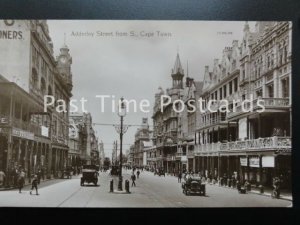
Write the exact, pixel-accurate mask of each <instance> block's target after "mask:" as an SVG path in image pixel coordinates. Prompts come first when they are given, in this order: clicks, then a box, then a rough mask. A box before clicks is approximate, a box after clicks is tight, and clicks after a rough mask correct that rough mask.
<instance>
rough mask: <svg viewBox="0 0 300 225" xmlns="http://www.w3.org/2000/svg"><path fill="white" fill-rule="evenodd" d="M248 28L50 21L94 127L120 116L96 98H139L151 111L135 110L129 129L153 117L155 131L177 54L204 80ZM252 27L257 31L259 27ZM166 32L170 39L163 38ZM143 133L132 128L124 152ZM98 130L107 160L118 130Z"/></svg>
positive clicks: (190, 23) (190, 71) (55, 42)
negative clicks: (159, 95) (161, 94)
mask: <svg viewBox="0 0 300 225" xmlns="http://www.w3.org/2000/svg"><path fill="white" fill-rule="evenodd" d="M244 24H245V22H244V21H239V22H230V21H219V22H218V21H134V20H131V21H113V20H48V26H49V32H50V36H51V38H52V42H53V45H54V52H55V55H58V54H59V49H60V47H61V46H62V45H63V44H64V43H65V44H66V45H67V46H68V47H69V49H70V54H71V56H72V69H71V70H72V74H73V91H72V93H73V97H72V99H74V100H77V101H78V103H77V104H76V105H77V106H78V107H79V106H80V102H79V100H80V99H81V98H85V99H87V102H86V103H85V110H87V111H89V112H90V113H91V114H92V117H93V123H105V124H119V123H120V117H119V116H118V115H117V113H113V112H112V109H111V105H112V104H111V99H112V98H109V99H107V100H106V101H105V104H104V109H103V108H101V101H100V99H99V98H96V95H110V96H115V102H117V100H118V99H120V98H121V97H122V96H123V97H124V98H125V99H127V100H131V99H135V100H136V101H137V104H139V103H140V101H141V100H142V99H147V100H149V101H150V107H149V109H150V112H149V113H144V112H141V111H140V110H138V112H133V108H130V109H129V110H130V111H129V112H128V113H127V115H126V116H125V117H124V124H141V122H142V118H143V117H147V118H148V121H149V124H150V128H151V125H152V119H151V116H152V109H153V103H154V95H155V93H156V92H157V91H158V87H162V88H163V89H164V90H165V89H166V88H170V87H171V85H172V79H171V69H172V68H173V66H174V63H175V59H176V55H177V53H179V56H180V59H181V63H182V66H183V69H184V73H185V77H186V71H187V64H188V75H189V77H193V78H194V79H195V80H196V81H202V80H203V74H204V67H205V65H209V67H210V70H211V69H212V65H213V60H214V59H215V58H221V56H222V51H223V49H224V47H225V46H231V44H232V41H233V40H239V43H240V42H241V40H242V37H243V27H244ZM249 24H250V29H251V30H253V29H254V22H251V23H249ZM158 32H159V35H158ZM78 33H80V34H82V35H80V36H79V35H76V34H78ZM117 33H118V34H120V33H122V34H124V35H117ZM162 33H164V34H166V35H165V36H160V34H162ZM104 34H106V35H109V36H105V35H104ZM111 34H113V36H111ZM125 34H127V36H125ZM130 34H134V36H130ZM102 110H104V112H102ZM137 128H138V127H136V126H131V127H129V128H128V130H127V132H126V133H125V134H124V136H123V143H124V145H123V151H124V152H125V151H126V150H128V149H129V147H130V144H133V143H134V134H135V132H136V130H137ZM94 129H95V130H96V132H97V136H98V137H99V140H102V141H103V143H104V151H105V155H106V156H107V157H111V153H112V147H113V146H112V143H113V142H114V141H115V140H118V143H119V135H118V133H117V132H116V130H115V128H114V127H113V126H103V125H102V126H100V125H95V126H94ZM118 149H119V148H118Z"/></svg>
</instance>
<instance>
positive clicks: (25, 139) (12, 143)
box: [0, 127, 51, 185]
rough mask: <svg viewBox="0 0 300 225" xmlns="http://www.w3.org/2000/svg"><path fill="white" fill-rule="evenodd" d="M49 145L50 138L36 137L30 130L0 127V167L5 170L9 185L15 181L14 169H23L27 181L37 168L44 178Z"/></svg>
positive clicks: (46, 170) (46, 171)
mask: <svg viewBox="0 0 300 225" xmlns="http://www.w3.org/2000/svg"><path fill="white" fill-rule="evenodd" d="M50 146H51V145H50V140H48V139H46V138H39V137H36V136H35V135H34V134H33V133H31V132H28V131H24V130H21V129H19V128H15V127H13V128H8V127H6V128H3V127H0V169H1V170H3V171H5V172H6V174H7V177H8V180H9V182H10V185H12V184H13V183H14V182H15V181H14V180H13V176H14V171H15V169H20V168H23V169H25V172H26V177H27V178H28V179H29V181H30V180H31V177H32V175H33V174H36V173H37V172H38V170H41V172H42V175H43V178H45V177H46V175H47V173H48V168H47V166H48V158H49V155H50V149H51V148H50Z"/></svg>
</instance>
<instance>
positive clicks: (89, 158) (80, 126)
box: [70, 113, 99, 165]
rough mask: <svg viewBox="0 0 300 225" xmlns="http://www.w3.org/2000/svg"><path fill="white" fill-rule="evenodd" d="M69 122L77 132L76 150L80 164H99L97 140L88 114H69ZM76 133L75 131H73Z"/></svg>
mask: <svg viewBox="0 0 300 225" xmlns="http://www.w3.org/2000/svg"><path fill="white" fill-rule="evenodd" d="M70 121H72V122H70V123H71V124H74V125H75V127H76V130H77V132H78V146H79V147H78V148H79V151H80V161H81V165H82V164H97V165H98V164H99V150H98V138H97V137H96V135H95V131H94V129H93V126H92V124H93V122H92V116H91V114H90V113H71V114H70ZM75 132H76V131H75Z"/></svg>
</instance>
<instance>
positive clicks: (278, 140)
mask: <svg viewBox="0 0 300 225" xmlns="http://www.w3.org/2000/svg"><path fill="white" fill-rule="evenodd" d="M262 149H264V150H274V149H278V150H282V149H285V150H289V149H291V138H290V137H277V136H274V137H267V138H258V139H252V140H245V141H234V142H228V143H222V144H221V146H220V151H240V150H247V151H249V150H262Z"/></svg>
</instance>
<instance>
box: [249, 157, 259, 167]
mask: <svg viewBox="0 0 300 225" xmlns="http://www.w3.org/2000/svg"><path fill="white" fill-rule="evenodd" d="M249 166H250V167H259V158H258V157H257V158H250V159H249Z"/></svg>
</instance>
